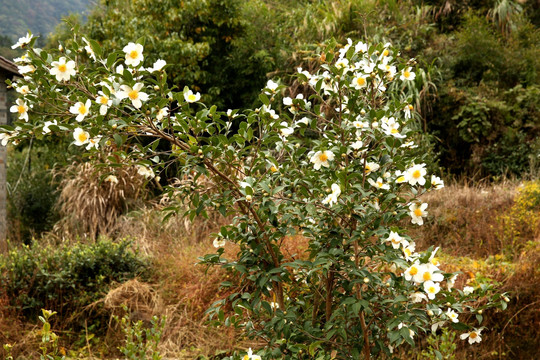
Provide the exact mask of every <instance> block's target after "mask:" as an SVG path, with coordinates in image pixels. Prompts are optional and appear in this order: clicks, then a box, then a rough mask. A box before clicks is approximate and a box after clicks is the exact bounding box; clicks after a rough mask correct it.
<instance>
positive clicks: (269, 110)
mask: <svg viewBox="0 0 540 360" xmlns="http://www.w3.org/2000/svg"><path fill="white" fill-rule="evenodd" d="M261 112H262V113H267V114H269V115H270V117H271V118H272V119H274V120H277V119H279V115H278V114H276V111H275V110H274V109H272V108H271V107H270V106H266V105H263V106H262V107H261Z"/></svg>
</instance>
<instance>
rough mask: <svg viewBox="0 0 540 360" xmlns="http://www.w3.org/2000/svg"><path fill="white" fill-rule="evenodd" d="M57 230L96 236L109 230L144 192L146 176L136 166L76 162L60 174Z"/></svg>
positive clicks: (64, 232) (67, 234)
mask: <svg viewBox="0 0 540 360" xmlns="http://www.w3.org/2000/svg"><path fill="white" fill-rule="evenodd" d="M61 176H62V178H63V180H62V181H61V183H60V188H61V189H62V191H61V193H60V196H59V200H58V201H59V210H60V214H61V215H62V220H61V221H60V222H59V223H58V224H57V225H56V226H55V230H54V231H55V232H56V233H63V234H64V235H66V236H67V237H73V235H78V236H81V237H89V238H91V239H96V238H97V236H98V235H105V234H108V233H109V232H110V231H111V229H112V228H113V227H114V225H115V223H116V220H117V218H118V217H119V216H120V215H121V214H123V213H125V212H126V211H127V209H128V206H129V204H130V203H131V202H134V201H135V200H137V199H139V198H140V197H141V196H142V195H143V189H144V187H143V185H144V183H145V178H144V177H143V176H141V175H139V174H138V173H137V169H136V167H134V166H130V167H111V166H107V165H105V164H103V163H92V162H86V163H75V164H73V165H70V166H68V167H67V168H66V169H65V170H63V172H62V174H61Z"/></svg>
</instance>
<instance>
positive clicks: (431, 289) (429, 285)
mask: <svg viewBox="0 0 540 360" xmlns="http://www.w3.org/2000/svg"><path fill="white" fill-rule="evenodd" d="M424 291H425V292H426V294H427V296H428V298H429V299H430V300H433V299H435V295H437V293H438V292H439V291H441V287H440V285H439V283H436V282H433V281H431V280H429V281H426V282H425V283H424Z"/></svg>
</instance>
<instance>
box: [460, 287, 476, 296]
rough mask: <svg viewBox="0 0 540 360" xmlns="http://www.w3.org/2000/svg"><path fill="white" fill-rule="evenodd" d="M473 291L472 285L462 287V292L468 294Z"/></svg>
mask: <svg viewBox="0 0 540 360" xmlns="http://www.w3.org/2000/svg"><path fill="white" fill-rule="evenodd" d="M473 292H474V288H473V287H472V286H465V287H464V288H463V294H465V295H470V294H472V293H473Z"/></svg>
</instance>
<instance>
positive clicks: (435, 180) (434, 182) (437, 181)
mask: <svg viewBox="0 0 540 360" xmlns="http://www.w3.org/2000/svg"><path fill="white" fill-rule="evenodd" d="M431 186H433V187H434V188H435V190H440V189H442V188H443V187H444V181H442V180H441V178H440V177H438V176H435V175H431Z"/></svg>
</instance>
